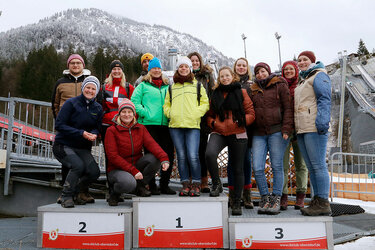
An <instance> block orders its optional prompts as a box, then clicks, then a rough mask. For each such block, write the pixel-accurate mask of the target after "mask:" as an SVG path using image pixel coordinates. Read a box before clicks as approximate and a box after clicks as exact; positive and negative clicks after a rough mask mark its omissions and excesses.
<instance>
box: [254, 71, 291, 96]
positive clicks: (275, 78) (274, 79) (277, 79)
mask: <svg viewBox="0 0 375 250" xmlns="http://www.w3.org/2000/svg"><path fill="white" fill-rule="evenodd" d="M271 76H272V75H271ZM281 82H284V83H286V84H287V85H288V83H287V82H286V81H285V79H284V78H282V77H279V76H276V75H273V76H272V78H271V80H269V82H268V83H267V85H266V87H265V88H269V87H270V86H272V85H275V84H277V83H281ZM250 89H251V92H253V94H255V93H257V92H263V88H262V87H261V86H260V85H259V83H257V81H256V80H255V81H254V83H253V84H251V86H250Z"/></svg>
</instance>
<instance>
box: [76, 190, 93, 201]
mask: <svg viewBox="0 0 375 250" xmlns="http://www.w3.org/2000/svg"><path fill="white" fill-rule="evenodd" d="M77 198H79V199H81V200H83V201H85V202H86V203H94V202H95V199H94V197H92V196H91V194H90V193H89V192H84V193H83V192H80V193H79V194H78V195H77Z"/></svg>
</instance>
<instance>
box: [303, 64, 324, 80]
mask: <svg viewBox="0 0 375 250" xmlns="http://www.w3.org/2000/svg"><path fill="white" fill-rule="evenodd" d="M315 69H324V65H323V63H322V62H316V63H312V64H310V66H309V68H308V69H307V70H305V71H301V72H300V73H299V75H300V76H301V77H302V79H305V78H306V77H307V76H308V75H309V74H310V73H311V72H312V71H313V70H315Z"/></svg>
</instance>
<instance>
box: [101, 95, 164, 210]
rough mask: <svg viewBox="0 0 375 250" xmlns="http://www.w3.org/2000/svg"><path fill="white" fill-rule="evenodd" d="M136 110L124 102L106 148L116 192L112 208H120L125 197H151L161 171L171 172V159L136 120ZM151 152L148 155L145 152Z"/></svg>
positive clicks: (109, 178)
mask: <svg viewBox="0 0 375 250" xmlns="http://www.w3.org/2000/svg"><path fill="white" fill-rule="evenodd" d="M135 115H136V113H135V106H134V104H133V103H132V102H131V101H130V100H129V99H124V100H123V101H122V102H121V103H120V105H119V109H118V114H117V115H115V117H114V118H113V122H114V123H115V125H114V126H111V127H109V128H108V130H107V134H106V137H105V141H104V143H105V148H106V153H107V157H108V167H107V169H108V182H109V183H111V184H112V185H113V192H112V194H111V196H110V197H109V200H108V204H109V205H110V206H117V205H118V201H119V197H120V195H121V194H122V193H130V192H133V191H134V190H136V193H137V195H139V196H143V197H145V196H150V195H151V192H150V191H149V188H148V184H149V182H150V180H151V179H152V178H153V177H154V176H155V174H156V172H157V171H158V170H159V166H160V163H161V165H162V169H163V171H166V170H167V169H168V168H169V161H168V155H167V154H166V153H165V152H164V151H163V150H162V149H161V147H160V146H159V145H158V144H157V143H156V142H155V140H154V139H153V138H152V137H151V135H150V133H149V132H148V131H147V129H146V128H145V126H143V125H142V124H139V123H137V120H136V119H135ZM143 147H145V148H146V149H147V150H148V152H150V153H147V154H145V155H143V153H142V149H143Z"/></svg>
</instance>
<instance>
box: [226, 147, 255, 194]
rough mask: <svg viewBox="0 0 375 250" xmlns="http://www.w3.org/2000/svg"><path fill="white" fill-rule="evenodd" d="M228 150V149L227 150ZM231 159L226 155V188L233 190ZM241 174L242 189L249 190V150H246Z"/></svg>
mask: <svg viewBox="0 0 375 250" xmlns="http://www.w3.org/2000/svg"><path fill="white" fill-rule="evenodd" d="M228 150H229V149H228ZM232 164H233V163H232V158H231V157H230V154H229V153H228V165H227V175H228V186H229V188H233V186H234V184H233V183H234V180H233V173H232ZM243 174H244V177H245V179H244V188H250V184H251V148H247V149H246V153H245V159H244V162H243Z"/></svg>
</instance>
